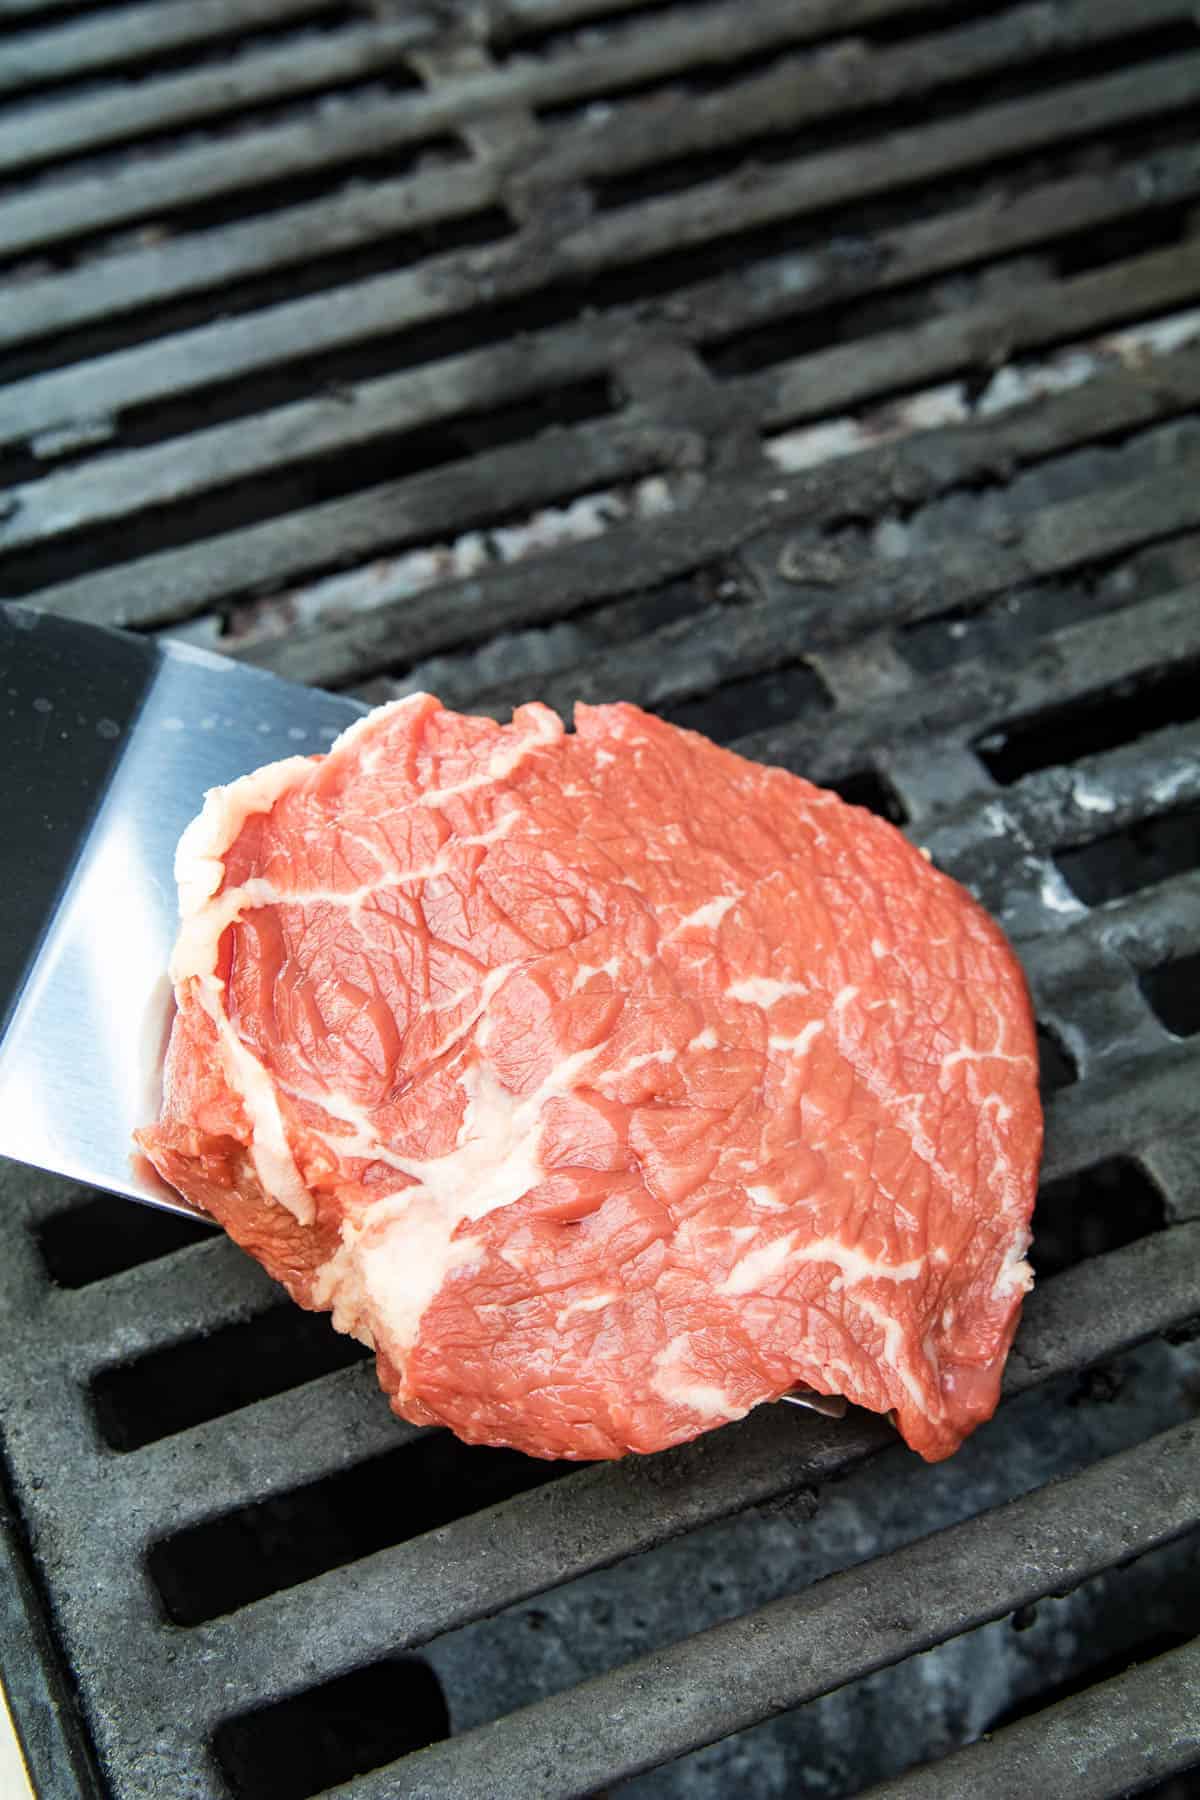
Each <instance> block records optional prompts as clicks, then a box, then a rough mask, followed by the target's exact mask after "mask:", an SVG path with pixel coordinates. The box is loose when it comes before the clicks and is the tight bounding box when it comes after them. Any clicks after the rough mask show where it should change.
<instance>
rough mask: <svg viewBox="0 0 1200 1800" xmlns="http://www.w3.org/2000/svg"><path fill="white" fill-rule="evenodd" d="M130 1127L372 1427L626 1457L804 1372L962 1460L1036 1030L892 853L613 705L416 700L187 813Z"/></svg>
mask: <svg viewBox="0 0 1200 1800" xmlns="http://www.w3.org/2000/svg"><path fill="white" fill-rule="evenodd" d="M177 875H178V878H179V886H180V901H181V910H182V917H183V923H182V927H181V931H180V937H179V941H178V944H177V946H176V950H175V955H174V959H173V964H172V974H173V978H174V982H175V991H176V995H177V998H178V1004H179V1010H178V1015H177V1018H176V1022H175V1028H174V1034H173V1036H172V1040H171V1047H170V1052H169V1056H168V1062H167V1075H166V1097H165V1102H164V1106H163V1114H162V1119H161V1122H160V1123H159V1124H158V1125H156V1126H153V1127H152V1128H150V1129H149V1130H147V1131H145V1132H143V1133H141V1134H140V1142H141V1144H142V1146H143V1148H144V1149H145V1150H146V1152H147V1153H148V1154H149V1156H150V1157H151V1159H152V1161H153V1162H154V1163H155V1165H156V1166H157V1168H158V1169H159V1170H160V1171H161V1172H162V1174H163V1175H164V1176H165V1177H166V1179H167V1180H168V1181H170V1182H173V1183H174V1185H175V1186H176V1187H177V1188H178V1189H179V1190H180V1191H181V1192H182V1193H183V1194H185V1195H187V1196H188V1198H189V1199H191V1200H193V1201H196V1202H198V1203H199V1204H200V1205H201V1206H203V1207H205V1208H207V1210H208V1211H209V1212H211V1213H212V1214H213V1215H214V1216H215V1217H216V1218H217V1219H219V1220H220V1221H221V1223H222V1224H223V1225H224V1226H225V1227H226V1229H227V1230H228V1231H229V1232H230V1233H231V1235H232V1236H233V1237H234V1238H236V1239H237V1241H238V1242H239V1243H240V1244H243V1245H244V1246H245V1247H246V1249H248V1250H249V1251H250V1252H251V1253H252V1254H253V1255H254V1256H256V1257H257V1258H258V1259H259V1260H260V1261H261V1262H262V1263H263V1264H264V1265H265V1266H266V1268H267V1269H269V1270H270V1272H271V1274H272V1275H274V1276H276V1277H277V1278H278V1279H279V1280H280V1281H282V1282H283V1283H284V1284H285V1285H286V1286H287V1288H288V1289H289V1290H290V1292H291V1293H292V1295H293V1296H294V1297H295V1298H296V1299H297V1300H298V1301H299V1302H300V1304H301V1305H302V1306H308V1307H314V1308H328V1309H330V1310H331V1311H332V1314H333V1320H334V1323H335V1325H336V1326H337V1327H338V1329H339V1330H341V1331H347V1332H353V1333H354V1334H355V1335H356V1336H358V1337H360V1338H361V1339H362V1340H363V1342H364V1343H366V1344H369V1345H371V1346H372V1347H373V1348H374V1349H375V1351H376V1352H377V1356H378V1366H379V1377H380V1380H381V1382H382V1384H383V1387H384V1389H385V1390H386V1392H387V1393H388V1394H389V1396H390V1397H391V1401H392V1404H393V1406H394V1407H395V1408H396V1410H397V1411H398V1412H399V1413H401V1414H402V1415H403V1416H404V1417H405V1418H407V1419H411V1420H414V1421H417V1422H418V1423H433V1422H440V1423H444V1424H446V1425H449V1426H450V1427H451V1429H452V1430H454V1431H456V1432H457V1433H458V1434H459V1436H460V1437H463V1438H465V1439H467V1440H468V1441H469V1442H472V1443H488V1444H510V1445H515V1446H516V1447H517V1448H518V1449H521V1450H525V1451H528V1452H530V1453H531V1454H532V1455H535V1456H565V1457H583V1458H593V1457H614V1456H621V1455H623V1454H624V1453H625V1452H626V1451H629V1450H639V1451H649V1450H658V1449H661V1448H662V1447H663V1446H664V1445H667V1444H673V1443H677V1442H679V1441H680V1440H681V1439H684V1438H690V1437H693V1436H695V1435H696V1434H697V1433H698V1432H701V1431H705V1430H707V1429H708V1428H709V1427H711V1426H715V1425H719V1424H721V1423H723V1422H724V1421H726V1420H730V1419H736V1418H739V1417H741V1416H742V1415H743V1414H744V1413H746V1412H747V1411H748V1410H749V1409H750V1408H751V1407H752V1406H757V1405H758V1404H759V1403H760V1402H762V1401H766V1400H772V1399H774V1398H776V1397H778V1396H779V1395H781V1394H784V1393H786V1392H787V1391H788V1390H789V1389H791V1388H795V1387H797V1386H798V1385H807V1386H808V1387H810V1388H813V1389H816V1390H818V1391H819V1392H821V1393H825V1394H845V1395H846V1396H847V1397H848V1398H849V1399H850V1400H852V1401H855V1402H857V1403H858V1404H860V1405H862V1406H867V1407H870V1408H872V1409H874V1410H875V1411H877V1412H891V1413H893V1414H894V1416H895V1418H896V1420H897V1423H898V1425H899V1428H900V1430H901V1432H902V1433H903V1434H904V1436H905V1438H906V1439H907V1440H908V1442H909V1443H910V1444H911V1445H912V1446H913V1448H914V1449H916V1450H918V1451H920V1453H921V1454H922V1455H923V1456H925V1457H928V1458H930V1459H936V1458H940V1457H944V1456H948V1455H950V1454H951V1452H952V1451H954V1450H955V1449H956V1448H957V1446H958V1445H959V1444H960V1443H961V1441H962V1439H963V1437H964V1436H965V1435H966V1434H967V1433H968V1432H970V1431H971V1430H973V1429H974V1427H975V1426H976V1425H978V1424H979V1423H980V1422H981V1421H982V1420H983V1419H986V1418H987V1417H989V1415H990V1414H991V1412H992V1411H993V1409H994V1407H995V1405H996V1400H997V1395H998V1391H999V1386H1000V1375H1001V1370H1002V1368H1003V1364H1004V1359H1005V1356H1006V1354H1007V1352H1008V1348H1009V1345H1010V1343H1011V1341H1012V1337H1013V1333H1014V1331H1015V1329H1016V1324H1017V1319H1018V1315H1019V1313H1020V1308H1021V1299H1022V1296H1023V1294H1024V1293H1025V1291H1026V1289H1027V1288H1028V1287H1029V1285H1030V1281H1031V1276H1030V1271H1029V1267H1028V1264H1027V1263H1026V1262H1025V1261H1024V1255H1025V1251H1026V1249H1027V1247H1028V1244H1029V1218H1030V1213H1031V1210H1032V1207H1033V1200H1034V1192H1035V1186H1036V1177H1037V1168H1038V1159H1039V1153H1040V1147H1041V1112H1040V1108H1039V1105H1038V1097H1037V1061H1036V1054H1035V1041H1034V1027H1033V1020H1032V1017H1031V1014H1030V1007H1029V1001H1028V997H1027V994H1026V989H1025V984H1024V981H1023V979H1022V976H1021V973H1020V970H1019V968H1018V965H1017V963H1016V960H1015V959H1014V957H1013V954H1012V952H1011V950H1010V949H1009V947H1008V945H1007V943H1006V941H1005V939H1004V937H1003V936H1002V934H1001V932H1000V931H999V929H998V928H997V927H996V926H995V925H994V924H993V923H992V922H991V920H990V919H988V918H987V917H986V915H985V914H984V913H983V912H982V911H981V910H980V908H979V907H978V906H977V905H976V904H975V903H974V901H973V900H972V899H971V898H970V897H969V895H968V894H966V893H965V892H964V890H963V889H962V888H960V887H958V886H957V885H956V884H955V883H954V882H953V881H951V880H949V879H948V878H947V877H945V876H943V875H941V874H939V873H938V872H937V871H936V870H935V869H933V868H931V867H930V866H929V864H928V862H927V861H925V860H924V859H923V858H922V856H921V854H920V852H919V851H917V850H915V849H913V848H912V846H911V845H909V844H908V843H907V842H906V841H905V839H904V838H903V837H902V836H901V834H900V833H899V832H898V831H895V830H893V828H892V827H891V826H890V825H887V824H885V823H883V822H882V821H881V820H879V819H877V818H874V817H873V816H872V815H871V814H869V813H866V812H862V811H860V810H858V809H857V808H855V807H851V806H846V805H845V804H843V802H842V801H841V800H839V799H838V798H837V797H836V796H835V795H833V794H830V793H827V792H825V791H823V790H822V789H820V788H816V787H813V786H811V785H810V784H809V783H808V782H806V781H801V780H799V779H797V778H796V777H795V776H793V775H790V774H787V773H786V772H784V771H783V770H780V769H768V768H763V767H760V766H759V765H757V764H755V763H751V762H747V761H745V760H744V759H743V758H742V757H739V756H736V755H734V754H732V753H731V752H729V751H726V750H721V749H718V748H717V747H716V746H715V745H714V744H711V743H709V742H708V741H707V740H706V739H705V738H702V737H699V736H697V735H696V734H695V733H693V732H688V731H681V730H678V729H677V728H676V727H674V726H672V725H668V724H665V723H663V722H662V721H661V720H659V719H655V718H651V717H649V716H647V715H646V714H645V713H642V712H640V711H639V710H638V709H637V708H636V707H633V706H598V707H580V708H579V709H578V712H577V715H576V729H575V731H574V733H573V734H568V733H567V732H565V731H564V728H563V726H562V724H561V722H560V721H559V719H558V718H557V717H556V715H555V714H554V713H552V712H550V711H549V710H548V709H547V708H545V707H542V706H525V707H522V708H521V709H520V710H519V711H518V712H517V713H516V714H515V716H514V718H513V721H512V724H511V725H507V726H501V725H497V724H495V723H494V722H493V721H492V720H490V719H477V718H464V717H461V716H460V715H458V714H455V713H452V712H447V711H445V710H444V709H443V708H442V707H441V706H440V705H439V704H438V702H437V701H436V700H434V699H432V698H430V697H429V696H428V695H417V696H414V697H412V698H410V699H407V700H403V701H400V702H398V703H397V704H395V705H393V706H387V707H383V708H381V709H380V710H379V711H377V712H375V713H372V714H371V715H370V716H369V717H367V718H366V719H364V720H363V721H362V722H361V723H359V724H357V725H355V726H353V727H352V728H351V729H350V730H349V731H348V732H346V733H345V734H344V736H343V737H342V738H341V739H340V740H339V741H338V743H337V744H336V745H335V746H334V748H333V750H332V751H331V752H330V754H329V755H328V756H326V757H311V758H301V757H297V758H292V759H290V760H288V761H286V762H282V763H277V764H273V765H271V766H270V767H268V768H265V769H260V770H259V771H258V772H257V773H256V774H253V775H248V776H246V777H245V778H244V779H243V780H241V781H237V782H234V783H233V784H232V786H230V787H227V788H223V789H216V790H214V791H213V792H212V793H211V794H210V795H209V796H208V799H207V802H206V805H205V807H204V811H203V813H202V814H201V815H200V817H199V818H198V819H197V820H195V821H194V822H193V824H192V825H191V826H190V827H189V829H188V831H187V832H186V833H185V835H184V838H183V840H182V841H181V843H180V847H179V854H178V859H177Z"/></svg>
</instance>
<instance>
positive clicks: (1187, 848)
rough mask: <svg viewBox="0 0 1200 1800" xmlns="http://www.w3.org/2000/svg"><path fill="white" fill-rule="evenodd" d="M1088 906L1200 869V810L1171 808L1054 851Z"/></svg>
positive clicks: (1061, 867)
mask: <svg viewBox="0 0 1200 1800" xmlns="http://www.w3.org/2000/svg"><path fill="white" fill-rule="evenodd" d="M1054 860H1055V862H1056V863H1057V865H1058V867H1059V869H1060V871H1061V872H1062V874H1063V875H1064V876H1065V877H1066V880H1067V885H1068V886H1069V887H1070V889H1071V891H1072V893H1074V894H1076V895H1077V896H1078V897H1079V899H1080V900H1082V901H1083V903H1084V905H1085V906H1102V905H1103V904H1104V903H1105V901H1107V900H1120V899H1122V898H1123V897H1124V896H1125V895H1126V894H1136V893H1140V892H1141V890H1142V889H1143V888H1148V887H1155V886H1157V885H1158V883H1159V882H1160V881H1167V880H1169V879H1170V877H1171V876H1172V875H1184V874H1186V873H1187V872H1188V871H1189V870H1191V869H1200V812H1197V811H1185V812H1175V813H1167V814H1165V815H1164V817H1163V818H1161V819H1148V820H1146V821H1144V822H1142V823H1140V824H1137V825H1131V826H1130V827H1129V828H1128V830H1126V831H1114V832H1110V833H1109V834H1108V836H1106V837H1102V838H1097V839H1095V840H1094V841H1093V842H1092V843H1090V844H1083V845H1081V846H1080V847H1079V848H1078V849H1077V850H1059V851H1057V852H1056V853H1055V857H1054Z"/></svg>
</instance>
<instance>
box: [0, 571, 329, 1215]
mask: <svg viewBox="0 0 1200 1800" xmlns="http://www.w3.org/2000/svg"><path fill="white" fill-rule="evenodd" d="M362 711H363V708H362V707H360V706H359V705H357V704H356V703H355V702H354V701H350V700H346V699H342V698H340V697H339V696H337V695H334V694H324V693H320V692H318V691H317V690H315V689H312V688H303V687H297V686H295V685H294V684H293V683H291V682H287V681H280V680H279V679H277V678H276V677H275V676H273V675H268V674H264V673H263V672H261V671H259V670H256V669H247V668H243V667H240V666H239V665H238V664H236V663H233V662H230V661H229V660H227V659H226V658H224V657H220V656H214V655H211V654H210V653H208V652H207V651H203V650H197V649H194V648H192V647H191V646H190V645H186V644H181V643H175V642H172V641H169V640H155V639H150V638H141V637H133V636H131V635H130V634H128V633H125V632H116V631H107V630H102V629H100V628H98V627H96V626H91V625H81V624H77V623H74V622H72V621H69V620H65V619H59V618H56V617H54V616H52V615H51V614H48V613H40V612H37V611H36V610H33V609H32V608H29V607H24V606H13V605H7V606H0V756H2V757H3V773H2V776H0V781H2V784H3V827H2V830H0V881H2V883H3V889H2V901H3V909H4V910H3V925H2V927H0V1155H4V1156H10V1157H13V1158H15V1159H16V1160H17V1161H19V1162H27V1163H32V1164H33V1165H34V1166H35V1167H38V1168H43V1169H50V1170H52V1171H54V1172H55V1173H57V1174H61V1175H66V1176H69V1177H71V1178H72V1179H73V1180H76V1181H83V1182H87V1183H89V1184H91V1185H93V1186H96V1187H102V1188H107V1189H110V1190H111V1191H112V1192H114V1193H118V1194H125V1195H128V1196H129V1197H130V1198H131V1199H134V1200H144V1201H148V1202H150V1203H151V1204H153V1205H157V1206H167V1207H171V1208H173V1209H174V1210H177V1211H180V1212H183V1211H187V1210H188V1208H186V1207H185V1205H184V1203H183V1202H182V1201H181V1200H180V1198H179V1196H178V1195H177V1194H175V1193H174V1192H173V1191H172V1190H171V1189H170V1188H168V1187H167V1186H166V1185H165V1184H164V1183H163V1182H161V1181H160V1180H159V1179H158V1177H157V1176H156V1175H155V1174H154V1171H153V1170H152V1169H151V1168H150V1166H149V1164H147V1163H145V1162H144V1161H143V1160H140V1159H139V1160H136V1161H135V1159H134V1157H133V1144H132V1133H133V1132H134V1131H135V1130H136V1129H137V1127H138V1126H140V1125H145V1124H148V1123H149V1122H150V1121H151V1120H152V1119H153V1118H155V1117H156V1115H157V1111H158V1105H159V1098H160V1082H161V1070H162V1056H163V1050H164V1048H165V1045H166V1039H167V1033H168V1031H169V1029H170V1021H171V1013H172V998H171V990H170V984H169V982H168V980H167V974H166V969H167V960H168V957H169V956H170V951H171V945H172V943H173V942H174V938H175V930H176V924H177V912H176V899H175V878H174V856H175V845H176V843H177V842H178V839H179V836H180V833H181V832H182V831H183V828H184V826H185V825H186V824H187V823H188V821H189V820H190V819H191V818H193V817H194V816H195V814H196V813H197V812H198V811H199V810H200V807H201V805H202V804H203V801H204V794H205V791H206V789H208V788H210V787H216V786H219V785H220V784H221V783H223V782H227V781H231V780H233V779H234V777H236V776H238V775H243V774H245V773H246V772H247V771H248V770H250V769H254V768H257V767H258V766H259V765H260V764H262V763H265V762H274V761H276V760H277V759H278V758H280V757H283V756H295V755H306V754H309V753H315V752H317V751H322V750H326V749H328V747H329V744H330V742H331V741H332V739H333V738H334V737H336V736H337V734H338V733H339V732H340V731H342V730H344V729H345V727H346V726H347V725H349V724H351V723H352V722H353V720H354V719H356V718H358V717H360V716H361V714H362Z"/></svg>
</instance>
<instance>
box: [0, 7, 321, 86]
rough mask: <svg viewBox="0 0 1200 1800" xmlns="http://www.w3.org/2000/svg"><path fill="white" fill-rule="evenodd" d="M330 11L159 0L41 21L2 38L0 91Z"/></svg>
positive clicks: (67, 77)
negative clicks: (39, 26) (52, 21)
mask: <svg viewBox="0 0 1200 1800" xmlns="http://www.w3.org/2000/svg"><path fill="white" fill-rule="evenodd" d="M331 10H333V9H332V8H331V6H330V0H163V3H162V4H156V5H151V6H145V5H143V6H130V7H127V8H124V9H122V10H121V11H120V12H118V13H116V14H115V15H113V14H108V15H105V14H101V15H100V16H98V17H94V18H88V17H84V18H81V19H78V20H70V21H68V22H66V23H65V24H54V25H48V26H46V27H45V28H43V29H34V30H31V31H29V32H28V33H22V34H21V35H20V36H13V37H11V38H9V39H8V40H7V43H6V46H5V54H4V59H3V61H2V62H0V94H16V93H20V92H21V91H22V90H23V89H26V88H36V87H40V86H45V85H47V84H50V83H57V82H64V81H71V80H75V79H76V78H78V77H79V76H82V75H90V74H92V73H94V72H95V71H96V70H99V69H104V68H109V67H121V66H124V65H126V64H131V63H136V62H140V61H146V60H149V59H150V58H152V57H155V56H162V55H164V54H165V53H167V52H169V51H175V50H181V49H184V48H187V47H191V46H194V45H198V44H204V43H207V42H210V41H211V40H213V39H219V38H224V37H237V36H245V35H247V34H248V33H249V32H251V31H254V30H261V29H263V28H264V27H268V26H272V25H278V24H280V23H284V22H287V23H291V22H292V21H293V20H296V19H303V18H305V17H306V16H312V15H313V14H320V13H324V12H329V11H331Z"/></svg>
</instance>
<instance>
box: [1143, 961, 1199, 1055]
mask: <svg viewBox="0 0 1200 1800" xmlns="http://www.w3.org/2000/svg"><path fill="white" fill-rule="evenodd" d="M1138 984H1139V986H1140V987H1141V990H1142V993H1143V994H1144V995H1145V997H1146V1000H1147V1002H1148V1004H1149V1006H1150V1008H1151V1010H1152V1011H1153V1013H1154V1016H1155V1018H1156V1019H1158V1021H1159V1023H1160V1024H1162V1025H1165V1026H1166V1028H1167V1030H1168V1031H1169V1032H1170V1033H1171V1035H1172V1037H1178V1038H1189V1037H1195V1036H1196V1034H1197V1032H1200V954H1197V955H1195V956H1181V957H1178V958H1177V959H1176V960H1175V961H1174V962H1169V963H1162V964H1161V965H1160V966H1159V967H1158V968H1157V969H1147V970H1146V971H1145V972H1144V973H1143V974H1142V975H1140V976H1139V977H1138Z"/></svg>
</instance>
